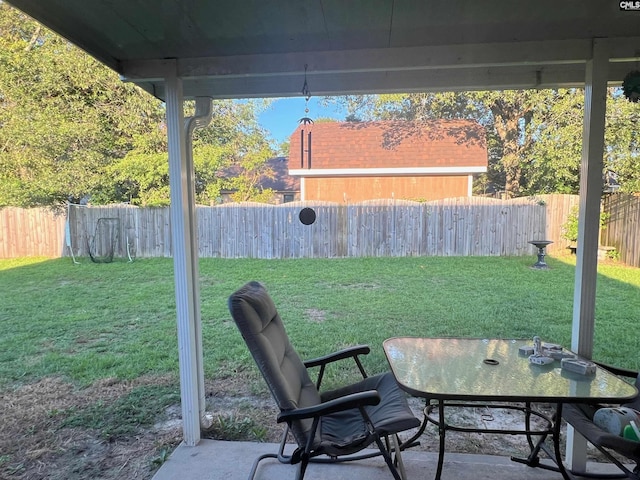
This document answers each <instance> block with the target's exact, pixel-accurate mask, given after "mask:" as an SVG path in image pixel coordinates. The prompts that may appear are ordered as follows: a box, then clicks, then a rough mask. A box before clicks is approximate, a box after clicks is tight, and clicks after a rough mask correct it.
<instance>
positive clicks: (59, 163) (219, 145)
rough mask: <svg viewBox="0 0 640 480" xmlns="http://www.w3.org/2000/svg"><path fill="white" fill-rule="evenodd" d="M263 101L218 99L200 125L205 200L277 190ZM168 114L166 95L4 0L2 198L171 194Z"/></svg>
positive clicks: (131, 198)
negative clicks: (267, 187) (260, 181)
mask: <svg viewBox="0 0 640 480" xmlns="http://www.w3.org/2000/svg"><path fill="white" fill-rule="evenodd" d="M260 108H261V102H260V101H246V102H238V101H231V100H229V101H217V102H214V114H213V120H212V123H211V125H210V126H209V127H207V128H205V129H202V130H199V131H196V133H195V135H194V142H193V143H194V164H195V170H196V190H197V194H198V201H201V202H206V203H210V202H214V201H216V200H217V199H218V198H219V196H220V191H221V189H231V190H236V191H237V192H238V195H239V196H241V197H242V198H243V199H255V198H265V197H268V196H269V192H263V191H261V190H260V188H259V186H258V185H257V182H256V176H259V175H261V174H267V175H268V173H269V172H268V168H267V167H266V166H265V162H266V160H268V159H269V158H270V157H271V156H272V155H273V152H272V151H271V148H270V146H269V140H268V137H267V135H266V133H265V132H264V131H263V130H262V129H260V127H259V125H258V123H257V120H256V115H257V112H258V110H259V109H260ZM186 109H187V111H186V113H187V114H188V113H189V105H187V107H186ZM164 114H165V111H164V105H163V104H162V102H160V101H158V100H157V99H154V98H153V97H151V96H150V95H148V94H147V93H146V92H144V91H142V90H141V89H140V88H138V87H137V86H135V85H133V84H128V83H123V82H122V81H120V79H119V77H118V75H117V74H116V73H115V72H113V71H111V70H110V69H108V68H107V67H105V66H104V65H102V64H101V63H99V62H98V61H96V60H95V59H93V58H92V57H90V56H89V55H87V54H86V53H84V52H82V51H81V50H80V49H78V48H76V47H75V46H73V45H71V44H70V43H69V42H67V41H66V40H64V39H62V38H60V37H59V36H57V35H56V34H54V33H53V32H51V31H49V30H48V29H46V28H44V27H43V26H41V25H40V24H38V23H37V22H35V21H33V20H32V19H30V18H29V17H27V16H26V15H24V14H22V13H21V12H19V11H18V10H16V9H14V8H12V7H10V6H9V5H7V4H6V3H3V2H0V206H3V205H15V206H43V205H60V204H63V203H65V202H67V201H71V202H80V201H82V200H90V201H91V202H93V203H110V202H121V201H127V202H131V203H134V204H139V205H165V204H168V203H169V178H168V177H169V173H168V172H169V169H168V154H167V140H166V127H165V123H164ZM230 172H231V173H233V177H232V178H228V177H227V176H228V175H229V173H230ZM240 192H241V193H240Z"/></svg>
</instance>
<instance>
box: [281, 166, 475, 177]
mask: <svg viewBox="0 0 640 480" xmlns="http://www.w3.org/2000/svg"><path fill="white" fill-rule="evenodd" d="M486 171H487V167H397V168H296V169H290V170H289V175H292V176H301V177H374V176H415V175H471V174H474V173H485V172H486Z"/></svg>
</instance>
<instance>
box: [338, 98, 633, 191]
mask: <svg viewBox="0 0 640 480" xmlns="http://www.w3.org/2000/svg"><path fill="white" fill-rule="evenodd" d="M338 101H339V102H341V103H342V104H343V105H344V106H345V108H346V109H347V112H348V114H347V118H348V119H352V120H377V119H379V120H388V119H405V120H417V121H422V120H427V119H438V118H456V119H459V118H466V119H475V120H476V121H478V122H479V123H480V124H482V125H483V126H484V127H485V129H486V132H487V145H488V149H489V169H488V173H487V174H486V175H481V176H480V177H479V178H478V179H477V180H476V191H482V190H486V189H487V188H489V187H492V188H493V189H494V190H498V191H504V192H505V193H506V194H507V195H508V196H518V195H531V194H535V193H578V190H579V171H580V159H581V152H582V129H583V111H584V109H583V104H584V91H583V90H582V89H557V90H550V89H549V90H506V91H486V92H444V93H411V94H393V95H373V96H346V97H340V99H339V100H338ZM639 116H640V106H639V105H638V104H633V103H630V102H628V101H627V100H626V99H625V98H624V97H623V96H622V95H621V94H620V90H619V89H613V88H612V89H610V90H609V92H608V99H607V127H606V133H605V135H606V148H605V157H604V162H605V170H607V171H609V172H613V175H614V176H615V177H617V180H618V182H619V183H620V188H621V190H623V191H640V181H639V179H640V163H639V162H638V157H639V155H640V148H639V146H638V142H639V138H640V131H639V130H638V127H637V125H638V118H639Z"/></svg>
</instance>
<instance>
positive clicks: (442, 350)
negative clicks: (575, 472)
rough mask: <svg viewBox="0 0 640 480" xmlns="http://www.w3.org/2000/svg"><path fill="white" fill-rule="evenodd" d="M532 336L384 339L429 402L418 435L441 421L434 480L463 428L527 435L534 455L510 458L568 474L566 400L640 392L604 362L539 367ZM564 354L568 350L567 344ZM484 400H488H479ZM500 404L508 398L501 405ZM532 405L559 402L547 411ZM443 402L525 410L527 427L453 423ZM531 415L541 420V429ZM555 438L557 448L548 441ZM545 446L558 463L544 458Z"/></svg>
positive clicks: (401, 377) (404, 383) (412, 387)
mask: <svg viewBox="0 0 640 480" xmlns="http://www.w3.org/2000/svg"><path fill="white" fill-rule="evenodd" d="M532 345H533V343H532V341H531V340H506V339H473V338H417V337H397V338H390V339H388V340H385V341H384V343H383V347H384V352H385V355H386V356H387V360H388V362H389V365H390V366H391V371H392V372H393V375H394V376H395V378H396V380H397V382H398V384H399V385H400V387H401V388H402V389H403V390H404V391H406V392H407V393H409V394H411V395H412V396H415V397H422V398H425V400H426V406H425V409H424V414H425V419H424V422H423V424H422V426H421V428H420V430H419V431H418V433H417V434H416V435H415V436H414V437H413V438H412V439H411V440H409V441H408V442H406V443H410V442H413V441H414V440H416V439H417V438H418V437H419V436H420V435H422V433H423V432H424V429H425V428H426V425H427V424H428V423H429V422H432V423H434V424H435V425H437V427H438V434H439V437H440V438H439V440H440V448H439V455H438V468H437V471H436V479H439V478H440V475H441V473H442V466H443V461H444V453H445V433H446V431H447V430H453V431H463V432H484V433H505V434H511V435H514V434H515V435H526V438H527V441H528V444H529V447H530V450H531V451H530V454H529V456H528V457H527V458H515V457H512V460H514V461H518V462H522V463H526V464H527V465H529V466H537V467H541V468H547V469H550V470H555V471H559V472H560V473H561V474H562V476H563V477H564V478H565V479H570V478H571V476H570V475H569V472H567V471H566V469H565V467H564V465H563V462H562V456H561V452H560V425H561V419H562V404H563V403H574V402H578V403H623V402H624V401H626V400H629V399H632V398H634V397H635V396H636V395H637V394H638V391H637V390H636V388H635V387H634V386H633V385H630V384H628V383H627V382H625V381H624V380H622V379H620V378H618V377H617V376H615V375H612V374H611V373H609V372H607V371H606V370H604V369H602V368H600V367H598V368H597V369H596V372H595V374H593V375H580V374H577V373H572V372H567V371H565V370H563V369H561V368H560V361H559V360H557V361H554V362H553V363H551V364H548V365H534V364H532V363H530V362H529V359H528V355H523V354H521V353H520V347H523V346H532ZM565 352H567V351H566V350H565ZM478 402H487V403H486V404H484V405H479V404H478ZM499 402H504V404H500V403H499ZM533 403H545V404H555V412H554V413H553V414H552V415H551V416H549V415H546V414H544V413H542V412H540V411H539V409H536V408H534V407H533V406H532V404H533ZM445 407H474V408H477V407H483V408H503V409H514V410H519V411H521V412H522V413H523V415H524V428H523V429H517V430H510V429H487V428H474V427H464V426H462V427H461V426H456V425H451V424H448V423H447V421H446V417H445ZM532 417H534V418H537V419H538V420H539V421H538V422H536V423H537V424H536V426H535V428H534V427H533V425H532V421H531V420H532ZM549 436H551V440H552V447H553V448H549V447H548V446H547V445H546V444H545V441H546V439H547V438H548V437H549ZM540 450H543V451H544V452H545V453H546V454H547V455H548V456H549V457H550V459H551V460H552V461H553V462H554V463H555V466H554V465H547V464H542V463H540V461H539V453H540Z"/></svg>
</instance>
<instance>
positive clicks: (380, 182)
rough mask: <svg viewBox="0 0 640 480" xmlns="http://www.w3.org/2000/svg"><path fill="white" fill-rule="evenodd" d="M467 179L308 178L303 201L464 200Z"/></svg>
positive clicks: (458, 176) (467, 184)
mask: <svg viewBox="0 0 640 480" xmlns="http://www.w3.org/2000/svg"><path fill="white" fill-rule="evenodd" d="M468 190H469V176H468V175H464V176H463V175H452V176H448V175H441V176H431V177H330V178H326V177H307V178H305V179H304V187H303V192H302V195H303V198H304V200H305V201H315V200H323V201H328V202H338V203H345V202H348V203H352V202H360V201H363V200H373V199H383V198H395V199H397V200H415V201H430V200H440V199H442V198H448V197H466V196H468V193H469V192H468Z"/></svg>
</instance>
